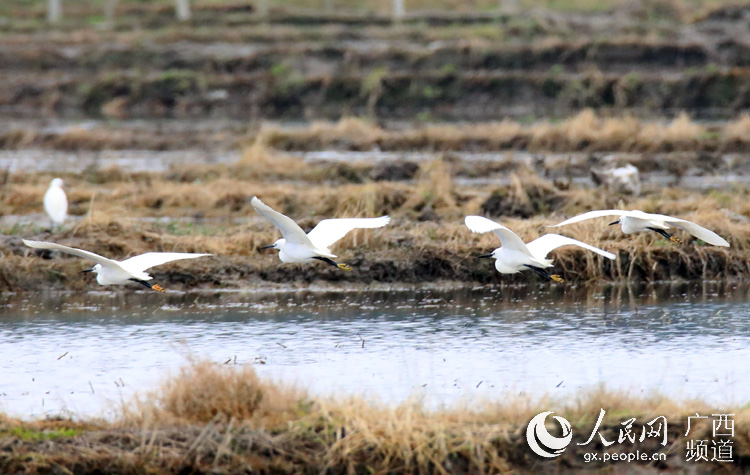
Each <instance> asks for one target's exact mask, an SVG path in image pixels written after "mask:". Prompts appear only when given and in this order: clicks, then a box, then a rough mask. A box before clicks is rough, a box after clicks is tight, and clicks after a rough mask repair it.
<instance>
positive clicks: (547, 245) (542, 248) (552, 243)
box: [526, 234, 617, 260]
mask: <svg viewBox="0 0 750 475" xmlns="http://www.w3.org/2000/svg"><path fill="white" fill-rule="evenodd" d="M562 246H578V247H582V248H584V249H588V250H589V251H592V252H595V253H597V254H599V255H601V256H604V257H606V258H607V259H612V260H614V259H615V258H616V257H617V256H615V255H614V254H612V253H611V252H607V251H603V250H601V249H599V248H598V247H594V246H591V245H589V244H586V243H585V242H581V241H578V240H576V239H572V238H569V237H566V236H560V235H559V234H545V235H544V236H541V237H539V238H537V239H534V240H533V241H531V242H530V243H528V244H526V247H527V248H528V249H529V251H531V254H532V255H533V256H534V257H535V258H537V259H539V260H543V259H546V258H547V254H549V253H550V252H552V251H553V250H555V249H557V248H558V247H562Z"/></svg>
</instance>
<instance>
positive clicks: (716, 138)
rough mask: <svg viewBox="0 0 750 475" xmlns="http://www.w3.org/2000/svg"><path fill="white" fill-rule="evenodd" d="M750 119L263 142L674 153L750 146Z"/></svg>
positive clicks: (374, 129) (590, 115) (300, 146)
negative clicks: (711, 123)
mask: <svg viewBox="0 0 750 475" xmlns="http://www.w3.org/2000/svg"><path fill="white" fill-rule="evenodd" d="M748 122H750V119H748V117H747V115H743V116H741V117H739V118H737V119H735V120H733V121H729V122H727V123H725V124H724V125H722V126H719V127H715V126H714V127H710V128H709V127H706V126H703V125H700V124H697V123H695V122H693V121H692V120H691V119H690V117H689V116H688V115H687V114H685V113H682V114H679V115H678V116H677V117H675V118H674V119H673V120H672V121H671V122H669V123H664V122H658V121H657V122H655V121H644V120H639V119H636V118H634V117H630V116H624V117H601V116H599V115H597V114H596V113H595V112H594V111H593V110H591V109H584V110H582V111H581V112H580V113H578V114H577V115H575V116H573V117H571V118H569V119H566V120H564V121H562V122H559V123H553V122H549V121H541V122H536V123H532V124H530V125H522V124H519V123H517V122H513V121H509V120H506V121H502V122H491V123H480V124H469V125H426V126H423V127H417V128H415V129H409V130H404V131H402V130H385V129H383V128H381V127H379V126H377V125H374V124H371V123H369V122H367V121H362V120H359V119H351V118H347V119H343V120H342V121H341V122H338V123H322V122H318V123H315V124H314V125H313V126H311V127H309V128H302V129H280V128H266V129H265V130H264V132H263V134H264V135H263V140H264V141H265V143H267V144H268V145H269V146H271V147H274V148H278V149H281V150H324V149H331V148H333V149H345V150H370V149H372V148H373V147H378V148H380V149H383V150H433V151H463V150H518V149H528V150H531V151H540V152H541V151H556V152H570V151H590V152H596V151H604V152H668V151H695V150H705V151H727V150H739V147H742V146H745V145H746V144H747V143H749V142H750V135H749V134H748V128H750V125H748Z"/></svg>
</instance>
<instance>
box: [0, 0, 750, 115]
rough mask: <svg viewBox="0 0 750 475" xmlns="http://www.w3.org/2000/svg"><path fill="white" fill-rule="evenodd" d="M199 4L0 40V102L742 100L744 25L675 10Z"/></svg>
mask: <svg viewBox="0 0 750 475" xmlns="http://www.w3.org/2000/svg"><path fill="white" fill-rule="evenodd" d="M141 7H142V8H145V9H146V10H150V8H149V7H143V6H142V5H141V4H138V5H136V6H135V7H134V8H136V9H137V8H141ZM204 7H205V8H197V10H196V12H197V13H196V20H195V21H196V22H198V21H199V20H197V18H199V17H201V18H202V15H204V14H205V15H206V16H211V17H212V18H213V21H212V22H209V23H206V24H203V23H198V24H201V25H202V28H197V27H187V26H186V27H183V28H180V27H173V28H169V27H167V26H165V25H160V24H154V25H149V23H148V21H146V20H144V21H145V25H141V26H139V28H141V29H143V31H142V30H141V29H137V30H133V31H131V30H128V29H127V28H125V27H123V28H122V29H118V28H115V29H114V30H109V31H98V30H96V29H90V28H83V27H82V28H81V29H80V30H76V31H75V33H68V34H66V33H65V32H61V31H53V32H48V31H43V30H35V29H32V31H29V32H28V33H15V34H9V35H3V36H0V45H4V46H3V47H2V48H0V65H1V66H0V69H4V70H5V71H6V74H5V78H4V84H5V86H6V87H5V88H3V91H2V93H0V107H2V108H3V109H4V110H6V111H9V112H10V113H12V114H13V115H15V116H20V117H27V118H39V117H53V116H58V117H67V118H86V117H93V118H101V117H107V118H117V119H123V118H206V117H213V118H217V119H235V120H253V119H260V118H271V119H299V118H305V119H307V120H310V119H317V118H325V119H337V118H339V117H341V116H344V115H367V116H371V117H376V118H383V119H386V118H387V119H394V118H396V119H408V120H414V119H418V120H420V121H429V120H496V119H501V118H505V117H516V118H525V117H529V116H532V117H548V116H558V117H559V116H565V115H567V114H569V113H571V112H572V111H575V110H579V109H580V108H583V107H594V108H601V109H605V110H616V111H619V112H630V113H634V114H639V115H641V116H653V115H661V114H668V115H672V114H674V113H676V112H679V111H687V112H689V113H690V114H691V115H693V116H695V117H697V118H701V119H715V118H724V119H726V118H729V117H731V116H733V115H735V114H736V113H738V112H740V111H744V110H745V109H747V106H748V104H750V98H749V97H748V90H750V86H749V84H750V80H748V77H750V75H748V73H747V71H746V69H747V66H748V65H749V64H748V62H747V59H746V58H747V57H748V54H747V53H748V50H747V47H746V45H744V44H743V43H742V42H741V41H737V40H736V38H735V36H736V35H734V34H733V33H732V32H733V31H736V30H737V29H741V28H744V27H745V20H744V19H743V17H742V16H741V15H740V16H736V15H724V16H722V15H718V14H715V15H713V16H709V17H706V18H703V19H700V20H698V21H695V22H692V23H690V22H687V21H686V18H683V16H682V15H681V14H677V15H675V16H673V17H671V18H668V19H667V20H666V21H664V22H649V21H646V20H644V18H642V17H641V16H639V15H641V14H640V13H638V11H637V10H638V8H634V10H633V11H629V12H628V11H627V9H626V8H625V9H623V8H620V9H619V10H617V9H615V10H616V11H615V12H614V13H613V14H612V15H610V16H611V18H610V16H608V15H604V14H592V15H588V16H586V15H581V14H574V13H567V14H565V13H559V12H556V13H550V12H548V11H544V10H534V11H532V12H531V14H530V16H529V18H526V17H524V16H523V15H521V14H520V13H519V14H518V16H514V15H510V16H507V15H500V16H493V15H489V16H486V15H485V16H486V18H487V19H489V22H479V23H477V22H475V21H473V20H472V21H469V22H467V23H463V24H462V23H460V22H458V23H451V22H448V24H447V25H443V26H430V24H429V18H428V17H425V18H423V19H422V22H421V23H420V22H419V21H415V22H411V21H410V20H408V19H407V20H406V21H405V22H404V24H402V25H401V26H397V27H393V28H390V27H386V26H383V25H381V24H380V23H378V21H377V16H372V17H369V18H370V20H368V17H367V16H364V15H363V16H362V19H363V21H365V22H367V21H370V25H368V27H362V26H360V25H351V24H348V23H347V22H345V21H343V19H342V18H338V17H335V16H334V17H332V21H330V22H324V23H326V24H327V25H328V26H326V27H325V28H322V27H321V28H320V29H318V28H316V27H310V26H309V25H305V24H303V22H302V20H301V19H302V18H303V17H304V15H300V16H298V17H297V20H295V21H292V22H287V23H283V22H282V23H283V26H282V24H279V23H273V21H272V23H271V25H258V24H256V23H257V21H256V20H257V18H256V19H255V20H252V21H249V23H245V24H243V20H241V19H240V17H242V15H249V17H248V18H254V17H253V15H254V13H253V12H252V8H248V9H243V8H241V7H239V6H238V7H237V8H227V9H225V10H224V9H216V8H210V7H208V6H204ZM618 8H619V7H618ZM644 8H645V7H644ZM125 10H127V9H125ZM156 10H157V11H156V13H158V14H163V13H164V12H165V11H166V10H165V9H164V8H161V7H160V8H158V9H156ZM167 10H168V9H167ZM246 10H247V11H246ZM652 13H653V12H652ZM70 14H71V15H72V16H75V15H76V11H75V9H74V10H73V11H72V12H71V13H70ZM127 15H129V13H128V12H127V11H125V17H124V18H127ZM237 15H239V17H238V16H237ZM479 16H480V17H481V16H482V15H479ZM32 17H33V15H32ZM314 17H315V15H311V16H310V18H314ZM459 17H460V15H459V16H457V17H456V18H459ZM464 17H465V18H471V17H472V16H471V15H465V16H464ZM243 18H244V17H243ZM337 18H338V20H337ZM415 18H418V16H417V17H415ZM646 18H649V16H648V15H646ZM29 21H33V20H29ZM123 21H124V22H126V23H127V20H123ZM311 21H312V20H311ZM330 24H333V26H331V25H330ZM310 30H313V32H314V33H311V31H310ZM311 35H312V36H311ZM315 35H317V36H315Z"/></svg>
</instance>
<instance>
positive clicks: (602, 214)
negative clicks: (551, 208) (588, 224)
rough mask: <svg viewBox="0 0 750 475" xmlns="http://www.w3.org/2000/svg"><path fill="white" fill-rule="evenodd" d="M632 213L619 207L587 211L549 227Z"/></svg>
mask: <svg viewBox="0 0 750 475" xmlns="http://www.w3.org/2000/svg"><path fill="white" fill-rule="evenodd" d="M642 214H645V213H642ZM633 215H634V212H633V211H625V210H620V209H606V210H598V211H589V212H588V213H583V214H579V215H578V216H575V217H573V218H570V219H567V220H565V221H563V222H562V223H557V224H555V225H553V226H550V227H551V228H556V227H558V226H567V225H568V224H573V223H578V222H581V221H586V220H587V219H594V218H603V217H605V216H633ZM638 217H641V216H638Z"/></svg>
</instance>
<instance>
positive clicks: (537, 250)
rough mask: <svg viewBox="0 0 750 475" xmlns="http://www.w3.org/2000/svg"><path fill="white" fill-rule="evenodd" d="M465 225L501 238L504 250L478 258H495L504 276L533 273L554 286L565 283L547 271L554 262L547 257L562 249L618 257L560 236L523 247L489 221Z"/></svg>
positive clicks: (548, 236) (514, 236) (471, 219)
mask: <svg viewBox="0 0 750 475" xmlns="http://www.w3.org/2000/svg"><path fill="white" fill-rule="evenodd" d="M464 221H465V223H466V226H467V227H468V228H469V229H470V230H471V232H474V233H486V232H490V231H492V232H494V233H495V234H496V235H497V237H499V238H500V243H501V244H502V245H503V246H502V247H499V248H497V249H495V250H494V251H492V252H491V253H489V254H485V255H482V256H479V257H494V258H495V269H497V271H498V272H500V273H501V274H515V273H518V272H521V271H523V270H527V269H531V270H533V271H534V272H536V273H537V274H539V275H541V276H543V277H545V278H547V279H551V280H554V281H555V282H563V279H562V277H560V276H559V275H554V274H550V273H549V272H547V271H546V270H545V269H546V268H548V267H552V262H553V261H552V260H551V259H547V254H549V253H550V252H551V251H553V250H554V249H557V248H558V247H562V246H578V247H582V248H584V249H588V250H589V251H593V252H595V253H597V254H599V255H601V256H604V257H606V258H607V259H612V260H614V259H615V257H616V256H615V255H614V254H612V253H611V252H607V251H603V250H601V249H599V248H597V247H594V246H590V245H588V244H586V243H583V242H581V241H576V240H575V239H571V238H569V237H565V236H560V235H559V234H545V235H544V236H541V237H539V238H537V239H534V240H533V241H531V242H529V243H527V244H524V242H523V241H522V240H521V238H520V237H518V235H517V234H516V233H514V232H513V231H511V230H510V229H508V228H506V227H505V226H503V225H501V224H498V223H496V222H494V221H491V220H489V219H487V218H483V217H481V216H467V217H466V218H465V220H464Z"/></svg>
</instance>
